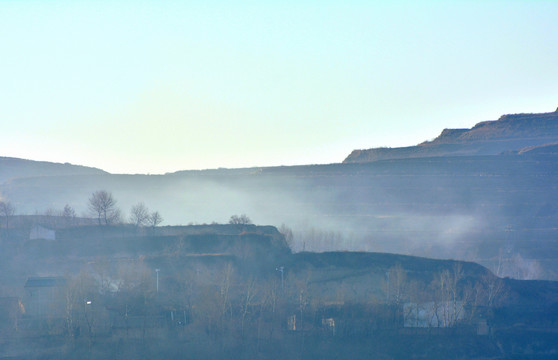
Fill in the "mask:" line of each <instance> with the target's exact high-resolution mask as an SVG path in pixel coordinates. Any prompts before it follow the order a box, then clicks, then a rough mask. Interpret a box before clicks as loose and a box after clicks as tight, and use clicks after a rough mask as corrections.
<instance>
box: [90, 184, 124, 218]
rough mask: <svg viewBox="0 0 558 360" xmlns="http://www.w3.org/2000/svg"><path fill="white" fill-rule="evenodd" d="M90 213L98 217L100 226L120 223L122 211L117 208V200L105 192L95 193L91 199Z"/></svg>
mask: <svg viewBox="0 0 558 360" xmlns="http://www.w3.org/2000/svg"><path fill="white" fill-rule="evenodd" d="M89 211H91V213H92V214H94V215H95V216H97V219H98V220H99V225H101V224H102V223H104V224H105V225H108V224H112V223H115V222H118V221H120V210H119V209H118V208H117V207H116V199H114V198H113V197H112V193H109V192H108V191H105V190H99V191H95V192H94V193H93V194H92V195H91V197H90V198H89Z"/></svg>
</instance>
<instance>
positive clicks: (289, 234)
mask: <svg viewBox="0 0 558 360" xmlns="http://www.w3.org/2000/svg"><path fill="white" fill-rule="evenodd" d="M279 232H280V233H281V234H282V235H283V236H284V237H285V241H286V242H287V246H288V247H289V248H291V249H292V248H293V240H294V236H293V230H292V229H291V228H290V227H288V226H287V225H285V224H281V226H280V227H279Z"/></svg>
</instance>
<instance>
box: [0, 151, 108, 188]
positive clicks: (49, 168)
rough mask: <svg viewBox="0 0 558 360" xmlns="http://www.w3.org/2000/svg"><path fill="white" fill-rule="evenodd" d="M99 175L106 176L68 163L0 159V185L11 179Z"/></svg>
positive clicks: (95, 170)
mask: <svg viewBox="0 0 558 360" xmlns="http://www.w3.org/2000/svg"><path fill="white" fill-rule="evenodd" d="M99 174H106V172H105V171H103V170H100V169H97V168H92V167H87V166H81V165H72V164H69V163H64V164H62V163H52V162H47V161H34V160H25V159H18V158H12V157H0V183H3V182H6V181H8V180H11V179H17V178H26V177H38V176H61V175H63V176H65V175H99Z"/></svg>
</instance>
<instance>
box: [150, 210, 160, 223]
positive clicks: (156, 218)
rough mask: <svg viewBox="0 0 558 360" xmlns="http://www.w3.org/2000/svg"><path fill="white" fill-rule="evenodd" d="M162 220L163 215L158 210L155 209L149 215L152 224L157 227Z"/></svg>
mask: <svg viewBox="0 0 558 360" xmlns="http://www.w3.org/2000/svg"><path fill="white" fill-rule="evenodd" d="M162 222H163V217H162V216H161V214H159V212H158V211H154V212H152V213H151V215H149V224H150V225H151V227H156V226H157V225H159V224H160V223H162Z"/></svg>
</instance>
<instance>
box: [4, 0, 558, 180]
mask: <svg viewBox="0 0 558 360" xmlns="http://www.w3.org/2000/svg"><path fill="white" fill-rule="evenodd" d="M556 19H558V1H533V0H531V1H513V0H507V1H489V0H488V1H487V0H485V1H354V0H345V1H301V0H299V1H276V2H265V1H203V2H202V1H200V2H188V1H166V2H162V1H118V0H112V1H55V0H43V1H25V0H19V1H6V0H3V1H1V2H0V55H1V56H0V122H1V124H2V127H1V129H0V156H13V157H21V158H28V159H34V160H46V161H56V162H71V163H75V164H82V165H89V166H95V167H100V168H103V169H105V170H107V171H110V172H114V173H164V172H171V171H176V170H182V169H202V168H215V167H248V166H272V165H293V164H310V163H332V162H340V161H342V160H343V159H344V158H345V157H346V156H347V155H348V154H349V153H350V151H351V150H353V149H357V148H371V147H379V146H391V147H395V146H405V145H414V144H417V143H419V142H421V141H423V140H427V139H431V138H433V137H435V136H436V135H437V134H439V133H440V132H441V131H442V129H443V128H445V127H454V128H455V127H471V126H473V125H474V124H475V123H477V122H479V121H482V120H492V119H496V118H498V117H499V116H500V115H502V114H504V113H515V112H549V111H554V110H555V109H556V107H558V21H556Z"/></svg>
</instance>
